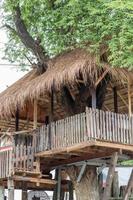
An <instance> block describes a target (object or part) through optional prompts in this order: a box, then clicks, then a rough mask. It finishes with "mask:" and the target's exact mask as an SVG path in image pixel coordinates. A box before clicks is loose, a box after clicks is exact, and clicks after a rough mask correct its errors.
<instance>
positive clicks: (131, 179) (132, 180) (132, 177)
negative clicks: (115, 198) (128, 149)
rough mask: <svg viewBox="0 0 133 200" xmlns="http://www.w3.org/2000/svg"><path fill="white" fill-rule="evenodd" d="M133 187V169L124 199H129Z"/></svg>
mask: <svg viewBox="0 0 133 200" xmlns="http://www.w3.org/2000/svg"><path fill="white" fill-rule="evenodd" d="M132 187H133V170H132V172H131V175H130V178H129V181H128V185H127V187H126V191H125V194H124V198H123V200H128V199H129V195H130V193H131V189H132Z"/></svg>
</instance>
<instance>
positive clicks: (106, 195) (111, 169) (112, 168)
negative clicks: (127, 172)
mask: <svg viewBox="0 0 133 200" xmlns="http://www.w3.org/2000/svg"><path fill="white" fill-rule="evenodd" d="M117 160H118V153H117V152H115V153H114V154H113V155H112V158H111V161H110V166H109V170H108V175H107V179H106V188H105V189H104V192H103V197H102V198H101V199H102V200H109V198H110V194H111V186H112V181H113V177H114V173H115V166H116V164H117Z"/></svg>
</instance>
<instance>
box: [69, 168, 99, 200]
mask: <svg viewBox="0 0 133 200" xmlns="http://www.w3.org/2000/svg"><path fill="white" fill-rule="evenodd" d="M80 169H81V167H75V166H72V167H69V168H67V170H66V171H67V173H68V175H69V177H70V179H71V181H72V183H73V187H74V189H75V194H76V200H99V199H100V197H99V187H98V178H97V171H96V167H93V166H87V167H86V169H85V172H84V174H83V176H82V178H81V181H80V182H79V183H78V182H77V177H78V175H79V173H80Z"/></svg>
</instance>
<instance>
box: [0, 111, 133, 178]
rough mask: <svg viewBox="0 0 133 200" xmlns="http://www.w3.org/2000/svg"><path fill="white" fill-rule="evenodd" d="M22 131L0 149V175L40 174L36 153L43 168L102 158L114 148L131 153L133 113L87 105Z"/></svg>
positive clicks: (130, 154) (114, 149)
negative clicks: (10, 144)
mask: <svg viewBox="0 0 133 200" xmlns="http://www.w3.org/2000/svg"><path fill="white" fill-rule="evenodd" d="M19 134H20V133H17V137H18V135H19ZM22 135H23V132H21V137H20V140H19V144H16V145H15V143H16V142H13V144H12V146H11V149H9V150H8V149H7V150H5V151H2V150H0V169H1V172H0V178H5V177H8V176H10V175H11V174H23V173H27V174H32V175H33V174H34V176H36V175H39V176H40V168H38V167H37V163H36V158H37V157H40V158H41V162H42V163H44V161H45V166H44V165H43V167H44V168H45V169H50V168H51V167H54V166H57V165H62V164H63V165H64V164H68V163H73V162H77V161H82V160H89V159H94V158H101V157H104V158H105V157H108V156H111V155H112V153H113V152H114V151H119V152H121V153H122V154H126V155H128V156H130V157H131V158H132V157H133V116H131V117H129V116H128V115H126V114H116V113H113V112H107V111H102V110H98V109H92V108H86V111H85V112H84V113H81V114H77V115H74V116H71V117H68V118H65V119H62V120H59V121H56V122H52V123H51V124H49V125H43V126H41V127H40V128H38V129H35V130H33V131H31V132H30V133H29V132H27V133H26V132H24V136H23V137H22ZM28 141H29V142H28ZM46 171H47V170H46Z"/></svg>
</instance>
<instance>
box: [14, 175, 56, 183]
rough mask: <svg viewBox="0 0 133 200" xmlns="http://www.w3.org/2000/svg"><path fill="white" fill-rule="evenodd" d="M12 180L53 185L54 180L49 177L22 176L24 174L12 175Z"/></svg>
mask: <svg viewBox="0 0 133 200" xmlns="http://www.w3.org/2000/svg"><path fill="white" fill-rule="evenodd" d="M13 180H14V181H24V182H30V183H40V184H41V183H42V184H49V185H55V184H56V181H55V180H50V179H43V178H32V177H30V178H29V177H24V176H17V175H14V176H13Z"/></svg>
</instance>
